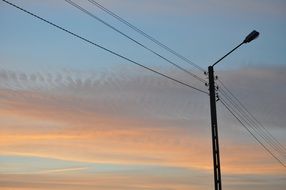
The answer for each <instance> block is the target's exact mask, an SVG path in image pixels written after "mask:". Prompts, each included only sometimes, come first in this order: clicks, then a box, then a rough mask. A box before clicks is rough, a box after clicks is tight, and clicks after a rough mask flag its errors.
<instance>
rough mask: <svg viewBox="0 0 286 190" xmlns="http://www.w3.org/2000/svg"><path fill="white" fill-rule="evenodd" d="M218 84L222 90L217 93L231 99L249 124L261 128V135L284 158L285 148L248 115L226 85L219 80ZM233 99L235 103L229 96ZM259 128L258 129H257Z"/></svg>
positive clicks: (247, 111)
mask: <svg viewBox="0 0 286 190" xmlns="http://www.w3.org/2000/svg"><path fill="white" fill-rule="evenodd" d="M219 82H220V84H221V85H222V87H223V88H220V89H219V91H220V92H222V93H224V94H225V96H227V97H228V98H229V99H231V100H230V101H232V102H233V103H234V104H235V106H236V108H237V109H240V111H241V112H243V113H244V115H245V116H246V117H247V118H248V119H249V120H250V122H251V123H252V124H253V125H255V126H256V127H257V128H258V130H260V128H262V129H263V130H261V132H262V133H263V135H264V136H266V138H267V140H268V141H270V142H271V144H272V145H274V146H275V147H276V149H279V151H280V154H282V155H283V156H284V157H285V155H286V148H285V147H284V146H283V145H282V144H281V143H280V142H279V141H278V140H277V139H276V138H275V137H274V136H273V135H272V134H271V133H270V132H269V131H268V130H267V128H266V127H264V126H263V125H262V123H261V122H259V121H258V120H257V119H256V118H255V117H254V116H253V114H251V113H250V111H249V110H248V109H247V108H246V107H245V106H244V105H243V104H242V102H241V101H240V100H239V99H238V98H237V97H236V96H235V95H234V94H233V93H232V92H231V91H230V90H229V89H228V88H227V87H226V85H225V84H224V83H223V82H222V81H221V80H219ZM223 89H225V90H226V91H227V92H226V91H224V90H223ZM228 94H229V95H230V96H231V97H233V98H234V99H235V100H236V102H238V104H237V103H235V101H234V100H233V99H232V98H231V97H230V96H229V95H228ZM259 127H260V128H259Z"/></svg>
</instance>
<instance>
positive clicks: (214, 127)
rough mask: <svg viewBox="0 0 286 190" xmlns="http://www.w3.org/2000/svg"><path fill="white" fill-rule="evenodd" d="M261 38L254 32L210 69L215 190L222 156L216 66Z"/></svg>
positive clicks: (217, 189)
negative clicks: (218, 120) (240, 48)
mask: <svg viewBox="0 0 286 190" xmlns="http://www.w3.org/2000/svg"><path fill="white" fill-rule="evenodd" d="M258 36H259V32H257V31H255V30H254V31H252V32H251V33H250V34H248V35H247V36H246V38H245V39H244V40H243V42H241V43H240V44H239V45H238V46H236V47H235V48H234V49H232V50H231V51H230V52H228V53H227V54H226V55H224V56H223V57H222V58H220V59H219V60H218V61H216V62H215V63H214V64H213V65H211V66H209V67H208V77H209V96H210V111H211V129H212V149H213V169H214V185H215V190H221V189H222V188H221V172H220V155H219V141H218V128H217V114H216V101H217V99H216V98H217V96H216V87H215V82H214V78H215V77H214V66H215V65H216V64H217V63H219V62H220V61H221V60H223V59H224V58H225V57H227V56H228V55H229V54H231V53H232V52H233V51H235V50H236V49H237V48H239V47H240V46H241V45H243V44H245V43H249V42H251V41H252V40H254V39H256V38H257V37H258Z"/></svg>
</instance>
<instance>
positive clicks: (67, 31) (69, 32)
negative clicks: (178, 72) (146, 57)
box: [2, 0, 208, 95]
mask: <svg viewBox="0 0 286 190" xmlns="http://www.w3.org/2000/svg"><path fill="white" fill-rule="evenodd" d="M2 1H3V2H5V3H7V4H9V5H11V6H13V7H15V8H17V9H19V10H21V11H23V12H25V13H27V14H29V15H31V16H33V17H35V18H37V19H39V20H42V21H43V22H45V23H47V24H49V25H51V26H54V27H56V28H58V29H60V30H62V31H64V32H66V33H68V34H70V35H72V36H74V37H76V38H79V39H81V40H83V41H85V42H87V43H89V44H91V45H94V46H96V47H98V48H100V49H102V50H104V51H107V52H109V53H111V54H113V55H115V56H117V57H120V58H122V59H124V60H126V61H129V62H131V63H133V64H135V65H137V66H140V67H142V68H144V69H146V70H149V71H151V72H153V73H155V74H158V75H160V76H162V77H164V78H167V79H169V80H172V81H174V82H176V83H178V84H181V85H183V86H185V87H189V88H192V89H193V90H196V91H199V92H201V93H204V94H207V95H208V92H205V91H203V90H201V89H199V88H196V87H194V86H192V85H189V84H187V83H185V82H182V81H180V80H177V79H175V78H173V77H170V76H168V75H166V74H163V73H161V72H159V71H156V70H154V69H152V68H149V67H147V66H144V65H142V64H140V63H138V62H136V61H134V60H132V59H129V58H127V57H125V56H123V55H120V54H119V53H116V52H114V51H112V50H110V49H107V48H105V47H103V46H101V45H99V44H97V43H95V42H92V41H90V40H88V39H86V38H84V37H82V36H80V35H78V34H76V33H74V32H71V31H70V30H67V29H65V28H63V27H61V26H59V25H57V24H54V23H52V22H50V21H48V20H46V19H44V18H42V17H40V16H38V15H36V14H34V13H32V12H30V11H28V10H26V9H24V8H21V7H19V6H18V5H15V4H13V3H11V2H9V1H7V0H2Z"/></svg>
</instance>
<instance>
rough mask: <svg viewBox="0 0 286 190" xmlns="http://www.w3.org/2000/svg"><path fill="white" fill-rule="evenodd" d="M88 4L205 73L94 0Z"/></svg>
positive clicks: (201, 69)
mask: <svg viewBox="0 0 286 190" xmlns="http://www.w3.org/2000/svg"><path fill="white" fill-rule="evenodd" d="M88 1H89V2H90V3H92V4H93V5H95V6H97V7H98V8H100V9H101V10H103V11H104V12H106V13H108V14H109V15H110V16H112V17H114V18H115V19H117V20H118V21H120V22H121V23H123V24H125V25H127V26H128V27H130V28H131V29H133V30H134V31H136V32H137V33H139V34H141V35H142V36H144V37H145V38H147V39H149V40H151V41H152V42H154V43H155V44H157V45H158V46H160V47H162V48H163V49H165V50H166V51H168V52H169V53H171V54H173V55H175V56H177V57H178V58H180V59H181V60H183V61H185V62H186V63H188V64H190V65H192V66H194V67H196V68H197V69H199V70H200V71H202V72H205V69H203V68H202V67H200V66H199V65H197V64H195V63H194V62H192V61H191V60H190V59H188V58H186V57H185V56H183V55H181V54H179V53H178V52H176V51H174V50H172V49H171V48H170V47H168V46H166V45H164V44H163V43H161V42H160V41H158V40H157V39H155V38H154V37H152V36H150V35H149V34H147V33H145V32H144V31H143V30H141V29H139V28H138V27H136V26H134V25H133V24H131V23H130V22H128V21H126V20H125V19H123V18H122V17H120V16H119V15H117V14H115V13H114V12H112V11H110V10H109V9H107V8H106V7H104V6H102V5H101V4H99V3H98V2H96V1H94V0H88Z"/></svg>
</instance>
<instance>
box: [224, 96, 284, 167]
mask: <svg viewBox="0 0 286 190" xmlns="http://www.w3.org/2000/svg"><path fill="white" fill-rule="evenodd" d="M220 102H221V103H222V105H223V106H224V107H225V108H226V109H227V110H228V111H229V112H230V113H231V114H232V115H233V116H234V117H235V118H236V119H237V121H238V122H239V123H240V124H241V125H242V126H243V127H244V128H245V129H246V130H247V131H248V132H249V133H250V135H251V136H252V137H253V138H254V139H255V140H256V141H257V142H258V143H259V144H260V145H261V146H262V147H263V148H264V149H265V150H266V151H267V152H268V153H269V154H270V155H271V156H272V157H273V158H274V159H276V160H277V161H278V162H279V163H280V164H281V165H282V166H283V167H285V168H286V165H285V164H284V163H283V162H282V161H281V160H280V159H279V158H278V157H277V156H275V154H273V153H272V151H271V150H269V149H268V148H267V147H266V146H265V145H264V144H263V143H262V142H261V141H260V140H259V139H258V138H257V137H256V136H255V135H254V134H253V132H251V130H250V129H249V128H248V127H247V126H246V125H245V124H244V123H243V122H242V121H241V119H239V117H238V116H237V115H236V114H235V113H234V111H233V109H231V108H230V106H229V104H227V103H226V102H225V101H224V100H223V99H220Z"/></svg>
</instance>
